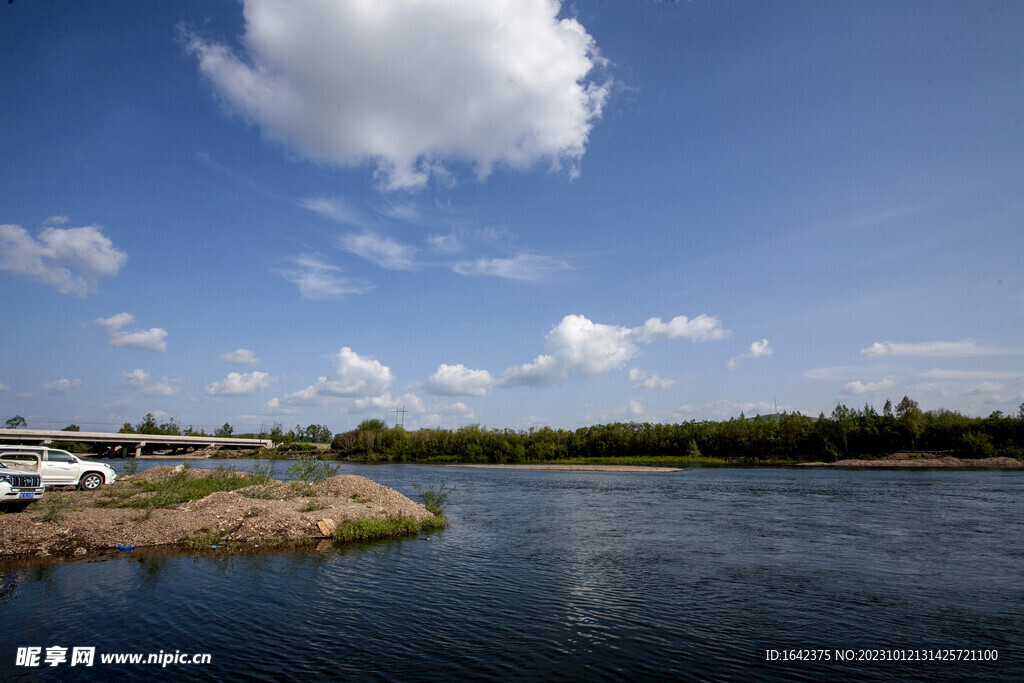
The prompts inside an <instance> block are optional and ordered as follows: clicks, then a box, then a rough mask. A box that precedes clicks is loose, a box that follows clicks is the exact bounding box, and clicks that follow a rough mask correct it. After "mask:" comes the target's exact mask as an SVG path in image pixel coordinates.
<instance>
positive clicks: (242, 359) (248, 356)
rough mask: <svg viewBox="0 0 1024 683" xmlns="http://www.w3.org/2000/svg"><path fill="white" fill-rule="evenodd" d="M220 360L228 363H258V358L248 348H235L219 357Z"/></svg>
mask: <svg viewBox="0 0 1024 683" xmlns="http://www.w3.org/2000/svg"><path fill="white" fill-rule="evenodd" d="M220 359H221V360H222V361H224V362H225V363H228V364H229V365H259V364H260V359H259V358H257V357H256V354H255V353H253V352H252V351H250V350H249V349H235V350H234V351H228V352H227V353H225V354H224V355H222V356H221V357H220Z"/></svg>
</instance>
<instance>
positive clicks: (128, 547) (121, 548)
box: [117, 543, 135, 553]
mask: <svg viewBox="0 0 1024 683" xmlns="http://www.w3.org/2000/svg"><path fill="white" fill-rule="evenodd" d="M117 549H118V550H119V551H121V552H122V553H130V552H131V551H133V550H135V546H134V545H121V544H120V543H118V544H117Z"/></svg>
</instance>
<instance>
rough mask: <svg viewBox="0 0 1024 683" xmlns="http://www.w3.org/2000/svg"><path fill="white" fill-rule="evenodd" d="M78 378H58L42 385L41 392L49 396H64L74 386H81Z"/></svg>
mask: <svg viewBox="0 0 1024 683" xmlns="http://www.w3.org/2000/svg"><path fill="white" fill-rule="evenodd" d="M81 384H82V380H80V379H58V380H56V381H53V382H47V383H46V384H44V385H43V392H44V393H46V394H47V395H49V396H65V395H67V394H68V393H70V392H71V390H72V389H74V388H75V387H78V386H81Z"/></svg>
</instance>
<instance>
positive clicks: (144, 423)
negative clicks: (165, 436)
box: [133, 413, 160, 434]
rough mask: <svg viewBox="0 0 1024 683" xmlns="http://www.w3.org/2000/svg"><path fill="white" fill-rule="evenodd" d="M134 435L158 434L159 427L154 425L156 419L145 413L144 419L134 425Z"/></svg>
mask: <svg viewBox="0 0 1024 683" xmlns="http://www.w3.org/2000/svg"><path fill="white" fill-rule="evenodd" d="M133 433H135V434H159V433H160V425H158V424H157V423H156V418H155V417H153V413H146V417H144V418H142V419H141V420H139V422H138V423H137V424H136V425H135V431H134V432H133Z"/></svg>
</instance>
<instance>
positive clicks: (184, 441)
mask: <svg viewBox="0 0 1024 683" xmlns="http://www.w3.org/2000/svg"><path fill="white" fill-rule="evenodd" d="M54 441H75V442H78V443H95V444H101V445H104V446H108V447H111V448H115V447H121V448H125V449H127V448H134V449H135V454H136V455H139V454H140V452H141V451H142V448H143V447H146V446H149V447H153V446H166V447H170V448H186V447H189V446H192V447H196V448H219V447H227V448H273V447H274V442H273V441H271V440H270V439H241V438H233V437H223V436H165V435H163V434H114V433H108V432H62V431H58V430H52V429H0V443H2V444H25V445H36V446H41V445H49V444H51V443H53V442H54Z"/></svg>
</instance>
